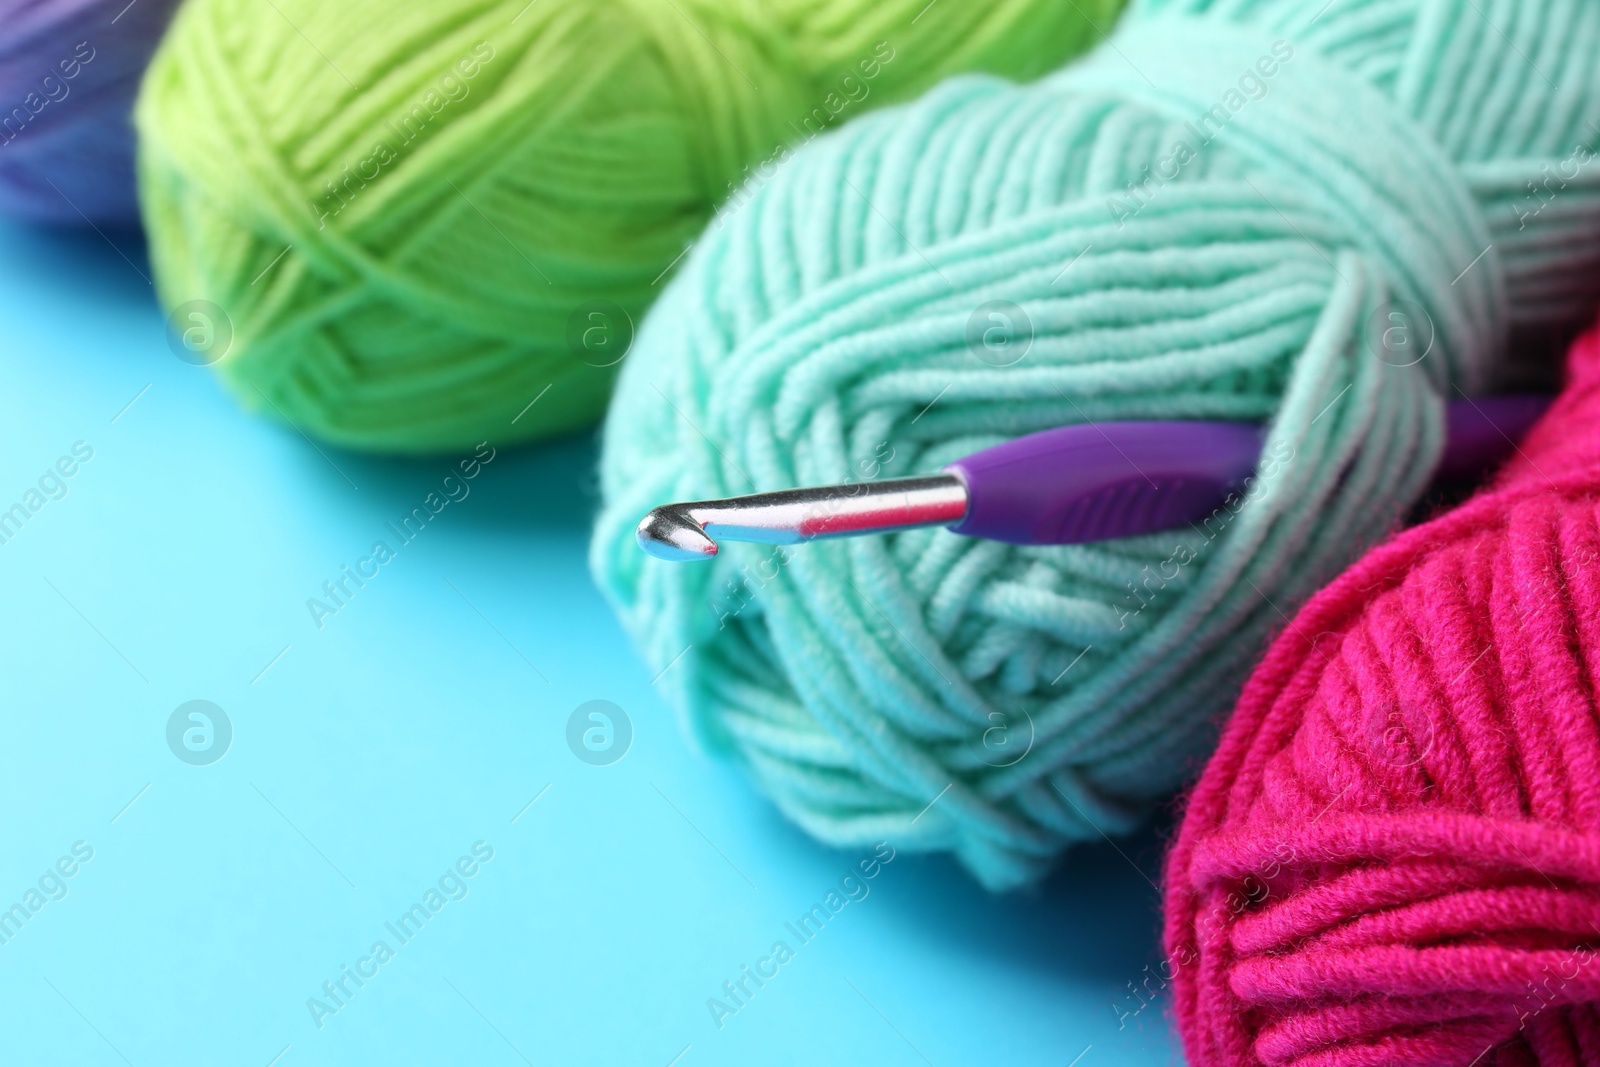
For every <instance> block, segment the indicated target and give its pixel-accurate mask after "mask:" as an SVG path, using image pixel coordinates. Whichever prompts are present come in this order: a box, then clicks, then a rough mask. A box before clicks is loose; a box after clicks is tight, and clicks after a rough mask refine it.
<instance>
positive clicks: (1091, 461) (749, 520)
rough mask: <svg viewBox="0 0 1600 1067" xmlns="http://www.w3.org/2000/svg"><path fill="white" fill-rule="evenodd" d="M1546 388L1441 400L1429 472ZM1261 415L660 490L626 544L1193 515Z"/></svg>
mask: <svg viewBox="0 0 1600 1067" xmlns="http://www.w3.org/2000/svg"><path fill="white" fill-rule="evenodd" d="M1549 403H1550V398H1549V397H1544V396H1502V397H1484V398H1479V399H1477V400H1463V401H1458V402H1456V403H1454V404H1451V405H1450V407H1449V411H1448V434H1447V442H1448V443H1447V445H1446V450H1445V455H1444V458H1443V460H1442V461H1441V463H1440V469H1439V472H1438V473H1439V475H1440V476H1442V477H1453V478H1461V477H1466V476H1470V475H1473V474H1476V473H1479V472H1481V471H1482V470H1484V469H1486V468H1487V467H1489V466H1491V465H1493V464H1494V463H1495V462H1497V461H1498V460H1500V459H1502V458H1504V456H1505V455H1506V454H1507V453H1509V452H1510V451H1511V450H1512V448H1513V447H1514V443H1515V441H1516V440H1517V439H1518V438H1520V437H1521V436H1522V435H1523V434H1524V433H1526V432H1527V430H1528V428H1529V427H1531V426H1532V425H1533V423H1534V422H1535V421H1537V420H1538V418H1539V416H1540V415H1541V414H1543V412H1544V410H1545V408H1546V407H1548V406H1549ZM1264 434H1265V429H1264V428H1263V427H1261V426H1259V425H1256V424H1254V423H1241V422H1209V421H1163V422H1104V423H1084V424H1081V425H1076V426H1062V427H1058V428H1056V429H1053V430H1043V431H1040V432H1039V433H1032V434H1028V435H1027V436H1025V437H1019V438H1016V439H1015V440H1012V441H1007V442H1005V443H1004V444H1001V445H996V446H995V447H993V448H987V449H984V450H983V451H981V452H976V453H974V454H972V455H970V456H967V457H966V458H964V459H960V460H957V461H956V462H954V463H952V464H950V465H949V466H947V467H946V468H945V469H944V471H943V472H942V473H940V474H935V475H927V476H922V477H916V478H890V479H884V480H881V481H873V482H858V483H853V484H847V485H829V486H817V487H813V488H806V489H784V490H779V491H777V492H771V493H756V494H754V495H751V496H741V497H733V498H730V499H726V500H702V501H695V502H690V503H682V504H665V505H662V506H661V507H658V508H655V509H654V510H652V511H651V512H650V513H649V514H648V515H646V516H645V517H644V519H643V520H641V521H640V523H639V529H638V540H639V545H640V547H641V548H643V549H644V550H645V551H646V552H648V553H649V554H650V555H652V556H655V557H657V558H659V559H667V560H679V561H683V560H696V559H710V558H711V557H713V556H715V555H716V554H717V540H718V539H719V538H720V539H722V540H726V541H749V542H756V543H758V544H780V545H782V544H795V543H798V542H801V541H811V540H816V539H818V538H824V537H850V536H855V535H858V534H870V533H887V532H890V531H896V530H908V529H913V528H915V527H919V526H948V527H949V528H950V529H951V530H952V531H953V532H955V533H958V534H965V535H967V536H970V537H982V538H986V539H988V540H992V541H1005V542H1008V543H1010V544H1023V545H1061V544H1083V543H1085V542H1089V541H1103V540H1109V539H1112V538H1117V537H1132V536H1134V535H1136V534H1142V533H1151V532H1154V531H1156V530H1165V529H1170V528H1171V527H1174V526H1181V525H1184V524H1185V523H1190V522H1195V521H1198V520H1200V519H1202V518H1204V517H1205V516H1207V515H1209V514H1211V513H1212V512H1214V511H1215V510H1216V509H1217V508H1218V507H1220V506H1221V505H1222V504H1223V502H1224V501H1225V500H1226V499H1227V497H1228V495H1229V494H1230V493H1232V492H1233V491H1235V490H1236V489H1238V488H1239V487H1240V486H1242V485H1243V484H1244V482H1245V480H1246V479H1247V478H1249V477H1250V475H1251V474H1253V473H1255V472H1256V469H1257V465H1258V464H1259V463H1260V462H1261V460H1262V456H1261V448H1262V444H1263V436H1264Z"/></svg>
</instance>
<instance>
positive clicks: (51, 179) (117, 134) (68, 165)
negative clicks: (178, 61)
mask: <svg viewBox="0 0 1600 1067" xmlns="http://www.w3.org/2000/svg"><path fill="white" fill-rule="evenodd" d="M177 4H178V0H134V2H133V3H131V4H130V3H129V2H128V0H0V211H4V212H6V213H8V214H11V215H16V216H20V217H22V218H26V219H33V220H37V221H41V222H66V223H77V224H81V223H82V222H83V221H84V220H85V219H88V220H89V221H90V222H92V223H94V224H96V225H100V224H109V225H128V226H132V225H137V223H138V221H139V203H138V195H137V191H136V188H135V185H134V177H133V154H134V134H133V123H132V118H131V116H132V112H133V101H134V96H135V95H136V94H137V92H138V90H139V79H140V78H141V77H142V76H143V74H144V69H145V65H146V64H147V63H148V62H149V60H150V56H151V54H152V53H153V52H154V51H155V48H156V45H157V44H158V43H160V40H161V34H162V32H163V31H165V29H166V27H167V22H168V21H169V19H170V18H171V16H172V12H173V9H174V8H176V7H177Z"/></svg>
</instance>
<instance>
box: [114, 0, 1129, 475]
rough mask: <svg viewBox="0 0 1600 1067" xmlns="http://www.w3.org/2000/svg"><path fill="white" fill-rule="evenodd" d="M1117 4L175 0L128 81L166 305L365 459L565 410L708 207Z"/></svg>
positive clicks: (246, 396) (574, 409)
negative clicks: (163, 30)
mask: <svg viewBox="0 0 1600 1067" xmlns="http://www.w3.org/2000/svg"><path fill="white" fill-rule="evenodd" d="M1119 4H1120V0H1092V2H1091V0H1080V2H1079V3H1076V4H1064V3H1061V2H1060V0H1004V2H999V3H992V4H983V5H972V4H957V3H944V4H936V5H930V4H928V3H927V0H804V2H801V0H764V2H755V0H746V2H734V0H628V2H622V0H611V2H595V0H536V2H534V3H528V2H527V0H506V2H498V0H476V2H465V0H446V2H432V3H422V2H420V0H411V2H405V3H400V4H391V3H378V2H376V0H346V2H341V3H333V4H330V3H325V2H320V0H275V2H274V3H270V4H259V3H254V2H247V0H191V2H189V3H188V4H186V5H185V6H184V8H183V10H182V11H181V13H180V15H179V17H178V19H177V20H176V22H175V24H174V25H173V28H172V30H171V33H170V34H169V36H168V38H167V40H166V41H165V43H164V44H163V46H162V48H161V50H160V52H159V54H158V55H157V57H156V59H155V62H154V64H153V66H152V68H151V70H150V72H149V75H148V77H147V79H146V81H145V85H144V88H143V92H142V96H141V99H140V103H139V108H138V115H137V123H138V128H139V134H140V160H139V169H140V180H141V198H142V202H143V211H144V215H145V221H146V225H147V227H148V230H149V234H150V249H151V258H152V261H153V263H154V265H155V268H156V274H157V279H158V286H159V289H160V293H161V296H162V298H163V300H164V301H165V302H166V304H167V305H168V306H169V307H178V306H179V305H183V304H185V303H187V302H189V301H196V300H201V301H209V302H211V303H212V304H215V305H216V306H217V308H220V310H221V313H222V314H223V315H225V316H226V317H227V320H228V325H229V326H231V340H230V341H229V343H228V344H226V345H222V344H220V343H219V344H218V345H217V349H216V351H214V352H212V353H210V356H211V357H214V358H215V359H216V367H217V369H218V370H219V371H220V373H221V375H222V378H223V379H224V381H225V382H226V383H227V385H228V386H229V387H230V389H231V390H232V391H233V392H234V393H235V394H236V395H237V396H238V397H239V398H240V400H241V401H242V402H243V403H244V404H245V405H246V406H247V407H250V408H252V409H255V410H260V411H263V412H265V413H267V414H269V415H274V416H276V417H279V418H282V419H285V420H287V421H289V422H291V423H292V424H293V425H294V426H295V427H297V428H298V429H300V430H301V431H303V432H305V433H307V434H310V435H313V436H316V437H320V438H324V439H327V440H330V441H333V442H336V443H338V444H341V445H345V446H348V447H352V448H359V449H365V450H372V451H390V452H433V451H447V450H454V449H461V448H467V447H470V446H472V445H475V444H476V443H478V442H479V441H482V440H484V439H490V440H494V441H496V442H512V441H516V440H526V439H531V438H537V437H543V436H548V435H551V434H556V433H560V432H563V431H567V430H571V429H575V428H579V427H582V426H585V425H588V424H590V423H592V422H593V421H594V420H595V419H596V418H597V417H598V416H599V415H600V413H601V411H602V409H603V408H604V405H605V403H606V400H607V397H608V396H609V393H610V389H611V383H612V380H613V377H614V375H615V372H616V365H617V363H618V361H619V360H620V359H621V358H622V356H623V355H624V354H625V353H626V351H627V348H628V346H629V344H630V343H631V339H632V336H633V325H634V323H636V322H637V321H638V318H639V316H640V315H641V314H642V313H643V311H644V309H645V308H646V307H647V306H648V304H649V303H650V301H651V300H652V299H653V297H654V296H655V295H656V294H657V293H658V292H660V290H661V287H662V285H664V283H665V278H666V277H667V276H668V275H669V274H670V273H671V271H672V269H673V268H674V266H675V265H676V264H677V263H678V261H679V259H680V258H681V256H682V253H683V251H684V249H685V248H686V247H688V246H689V245H690V244H691V243H692V242H693V241H694V239H695V238H696V236H697V235H698V233H699V232H700V230H701V229H702V228H703V227H704V226H705V224H706V222H707V220H708V219H709V218H710V216H711V213H712V211H713V209H714V208H715V207H716V206H717V205H718V204H719V203H722V202H723V201H725V200H727V199H729V197H730V196H731V195H732V190H734V189H736V188H739V187H740V186H742V185H743V183H745V181H746V180H747V178H749V176H751V175H755V177H754V178H753V179H750V180H751V181H752V183H759V182H760V181H763V180H766V178H765V177H764V176H768V175H770V174H771V173H772V172H773V171H774V170H775V169H780V168H781V167H782V166H783V164H784V162H785V161H786V160H787V158H788V148H787V146H791V145H794V144H797V143H800V142H804V141H807V140H809V139H811V138H812V137H813V136H815V135H816V133H817V132H819V131H820V130H822V129H826V128H831V127H833V126H836V125H839V124H842V123H844V122H846V121H847V120H849V119H851V118H852V117H854V115H855V114H857V113H860V112H863V111H865V110H867V109H868V108H871V107H873V106H876V105H878V104H880V103H883V102H886V101H889V100H892V99H896V98H904V97H906V96H909V95H912V94H914V93H916V92H918V91H920V90H921V89H923V88H925V87H927V86H929V85H931V84H932V83H933V82H935V81H937V80H938V79H939V78H940V77H942V76H943V75H945V74H948V73H952V72H956V71H962V70H987V71H994V72H998V73H1002V74H1006V75H1009V76H1012V77H1020V78H1027V77H1032V76H1036V75H1039V74H1042V73H1044V72H1046V71H1048V70H1050V69H1051V68H1053V67H1055V66H1057V65H1059V64H1060V63H1061V62H1062V61H1064V60H1065V59H1066V58H1068V57H1069V56H1071V55H1072V54H1073V53H1074V52H1076V51H1079V50H1081V49H1082V48H1083V47H1084V46H1086V45H1088V44H1089V43H1090V42H1091V40H1092V39H1093V38H1094V37H1095V35H1096V29H1095V27H1094V26H1091V25H1090V22H1089V20H1090V19H1093V20H1094V21H1095V22H1096V23H1098V24H1099V26H1101V27H1105V28H1109V24H1110V19H1111V16H1112V14H1113V13H1114V11H1115V9H1116V8H1117V7H1118V6H1119Z"/></svg>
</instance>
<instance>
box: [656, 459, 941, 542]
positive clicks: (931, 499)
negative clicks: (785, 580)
mask: <svg viewBox="0 0 1600 1067" xmlns="http://www.w3.org/2000/svg"><path fill="white" fill-rule="evenodd" d="M966 512H967V488H966V486H965V485H964V484H963V483H962V481H961V479H960V478H959V477H957V476H956V475H954V474H938V475H933V476H930V477H925V478H894V479H888V480H885V481H880V482H857V483H853V484H850V485H825V486H817V487H814V488H809V489H784V490H780V491H779V492H775V493H756V494H754V495H752V496H741V497H732V498H730V499H727V500H700V501H694V502H691V503H684V504H664V505H662V506H661V507H658V508H655V509H654V510H652V511H651V512H650V513H649V514H648V515H646V516H645V517H644V518H643V519H642V520H640V522H639V529H638V534H637V536H638V541H639V547H640V548H642V549H644V550H645V551H646V552H648V553H649V554H650V555H652V556H655V557H656V558H657V559H666V560H673V561H675V562H683V561H687V560H697V559H711V558H712V557H713V556H715V555H716V554H717V541H716V539H717V538H722V539H723V540H726V541H746V542H753V543H756V544H764V545H792V544H798V543H799V542H801V541H813V540H816V539H818V538H822V537H849V536H853V535H855V534H867V533H888V532H889V531H891V530H907V529H911V528H913V527H917V526H946V525H949V524H950V523H953V522H959V521H960V520H961V517H962V516H963V515H965V514H966Z"/></svg>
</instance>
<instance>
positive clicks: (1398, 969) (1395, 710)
mask: <svg viewBox="0 0 1600 1067" xmlns="http://www.w3.org/2000/svg"><path fill="white" fill-rule="evenodd" d="M1568 374H1569V378H1570V382H1571V384H1570V385H1569V387H1568V389H1567V391H1566V393H1565V394H1564V395H1563V396H1562V398H1561V399H1560V401H1559V402H1558V403H1557V405H1556V406H1555V407H1554V408H1553V409H1552V410H1551V411H1550V413H1549V414H1548V415H1547V416H1546V417H1545V419H1544V420H1543V421H1542V422H1541V423H1540V424H1539V425H1538V427H1536V428H1535V430H1534V431H1533V433H1532V435H1531V436H1530V438H1529V439H1528V440H1527V441H1525V442H1524V443H1523V445H1522V448H1521V452H1520V454H1519V456H1518V457H1517V458H1516V459H1515V460H1513V461H1512V462H1511V463H1510V464H1509V466H1508V467H1507V469H1506V470H1504V471H1503V472H1502V473H1501V476H1500V478H1499V479H1498V481H1497V482H1496V483H1495V484H1494V485H1493V486H1492V487H1490V489H1489V490H1487V491H1485V492H1484V493H1482V494H1480V495H1479V496H1477V497H1476V498H1474V499H1473V500H1471V501H1469V502H1468V503H1467V504H1466V505H1465V506H1463V507H1461V508H1459V509H1457V510H1456V511H1454V512H1451V513H1449V514H1446V515H1445V516H1443V517H1441V518H1438V519H1436V520H1434V521H1432V522H1429V523H1427V524H1425V525H1423V526H1419V527H1417V528H1415V529H1412V530H1410V531H1408V532H1406V533H1404V534H1401V535H1400V536H1398V537H1396V538H1395V539H1394V540H1392V541H1391V542H1389V543H1388V544H1387V545H1385V546H1383V547H1380V548H1379V549H1377V550H1375V551H1373V552H1372V553H1370V554H1369V555H1368V556H1367V557H1366V558H1365V559H1363V560H1361V561H1360V562H1359V563H1358V564H1356V565H1355V566H1354V567H1352V568H1351V569H1350V570H1348V571H1347V572H1345V574H1344V575H1343V576H1341V577H1340V578H1339V579H1338V580H1337V581H1335V582H1334V583H1333V584H1332V585H1330V586H1329V587H1328V588H1327V589H1325V590H1323V591H1322V592H1321V593H1320V594H1318V596H1317V597H1316V598H1315V599H1313V600H1312V601H1311V602H1310V603H1309V604H1307V605H1306V607H1305V608H1304V609H1303V610H1302V611H1301V612H1300V613H1299V615H1298V616H1297V617H1296V618H1295V619H1294V621H1293V622H1292V623H1290V624H1289V626H1288V628H1287V629H1286V630H1285V631H1284V633H1283V634H1282V635H1281V636H1280V637H1279V638H1278V640H1277V641H1276V642H1275V644H1274V646H1273V648H1272V650H1271V652H1270V654H1269V655H1268V656H1267V658H1266V660H1265V661H1264V662H1263V663H1262V664H1261V666H1260V667H1259V668H1258V669H1257V671H1256V673H1255V676H1254V677H1253V678H1252V679H1251V681H1250V684H1249V685H1248V687H1247V688H1246V690H1245V692H1244V695H1243V697H1242V698H1241V700H1240V703H1239V706H1238V710H1237V711H1236V713H1235V715H1234V717H1233V719H1232V721H1231V722H1230V723H1229V725H1228V727H1227V729H1226V730H1225V733H1224V737H1223V741H1222V744H1221V747H1220V749H1219V750H1218V752H1217V753H1216V755H1215V756H1214V757H1213V758H1212V760H1211V762H1210V764H1209V765H1208V766H1207V768H1206V770H1205V773H1204V775H1203V776H1202V778H1201V780H1200V783H1199V785H1198V786H1197V787H1196V789H1195V791H1194V794H1193V796H1192V797H1191V799H1190V801H1189V804H1188V810H1187V813H1186V816H1185V819H1184V822H1183V825H1182V829H1181V830H1180V832H1179V836H1178V841H1177V845H1176V847H1175V849H1174V851H1173V853H1172V855H1171V858H1170V860H1169V868H1168V888H1167V905H1166V908H1167V948H1168V953H1169V956H1168V963H1167V968H1168V975H1169V977H1170V979H1171V981H1172V985H1173V989H1174V995H1175V1005H1176V1012H1177V1017H1178V1024H1179V1029H1180V1030H1181V1032H1182V1035H1183V1040H1184V1044H1185V1046H1186V1049H1187V1051H1188V1055H1189V1062H1190V1063H1191V1064H1194V1065H1195V1067H1225V1065H1226V1067H1243V1065H1252V1067H1256V1065H1269V1064H1270V1065H1272V1067H1289V1065H1293V1067H1376V1065H1379V1064H1383V1065H1394V1064H1403V1065H1405V1067H1467V1065H1468V1064H1473V1065H1475V1067H1534V1065H1545V1067H1557V1065H1561V1067H1577V1065H1580V1064H1583V1065H1594V1064H1600V716H1597V709H1596V694H1597V693H1600V329H1597V330H1596V332H1592V333H1590V334H1588V335H1586V336H1585V337H1584V338H1582V339H1581V340H1580V341H1579V342H1578V343H1577V344H1576V345H1575V346H1574V347H1573V349H1572V352H1571V356H1570V362H1569V369H1568Z"/></svg>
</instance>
